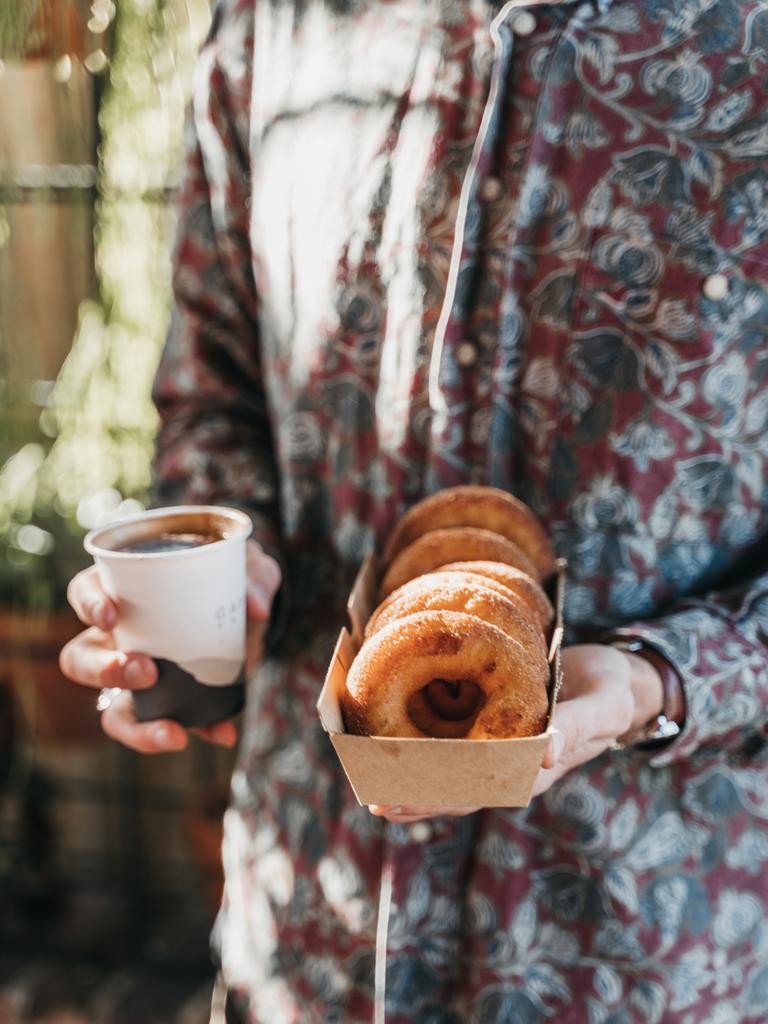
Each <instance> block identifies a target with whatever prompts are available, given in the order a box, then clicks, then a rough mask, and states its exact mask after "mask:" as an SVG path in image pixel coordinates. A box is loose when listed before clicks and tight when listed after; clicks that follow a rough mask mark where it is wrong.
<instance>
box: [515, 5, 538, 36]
mask: <svg viewBox="0 0 768 1024" xmlns="http://www.w3.org/2000/svg"><path fill="white" fill-rule="evenodd" d="M535 29H536V19H535V18H534V16H533V15H532V14H531V12H530V11H520V13H519V14H516V15H515V17H514V18H513V19H512V31H513V32H514V33H515V35H516V36H529V35H531V33H532V32H534V31H535Z"/></svg>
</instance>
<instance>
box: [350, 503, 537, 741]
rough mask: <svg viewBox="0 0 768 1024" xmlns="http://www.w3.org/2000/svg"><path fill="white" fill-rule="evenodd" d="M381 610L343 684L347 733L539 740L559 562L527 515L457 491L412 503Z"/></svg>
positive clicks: (387, 555)
mask: <svg viewBox="0 0 768 1024" xmlns="http://www.w3.org/2000/svg"><path fill="white" fill-rule="evenodd" d="M382 562H383V565H384V572H383V577H382V580H381V586H380V589H379V594H378V600H379V604H378V607H377V608H376V609H375V610H374V612H373V614H372V615H371V617H370V619H369V621H368V623H367V626H366V629H365V638H364V642H363V644H362V646H361V648H360V651H359V653H358V654H357V657H356V658H355V660H354V662H353V663H352V666H351V668H350V670H349V673H348V675H347V681H346V688H345V691H344V693H343V694H342V699H341V706H342V712H343V715H344V721H345V725H346V729H347V731H348V732H350V733H356V734H358V735H364V736H403V737H422V738H423V737H437V738H447V739H458V738H462V737H466V738H467V739H508V738H510V737H518V736H533V735H537V734H538V733H540V732H542V731H543V729H544V727H545V724H546V717H547V709H548V696H547V687H548V682H549V666H548V662H547V644H546V636H547V634H548V631H549V630H550V628H551V626H552V622H553V619H554V610H553V608H552V604H551V602H550V600H549V598H548V597H547V595H546V593H545V591H544V590H543V589H542V584H543V583H546V582H547V581H548V580H549V578H550V577H551V576H552V574H553V573H554V571H555V554H554V551H553V549H552V545H551V543H550V541H549V538H548V537H547V535H546V533H545V531H544V529H543V527H542V525H541V523H540V522H539V520H538V519H537V518H536V516H535V515H534V513H533V512H532V511H531V510H530V509H529V508H528V506H527V505H525V504H523V502H521V501H519V500H518V499H517V498H515V497H513V496H512V495H511V494H507V493H506V492H505V491H500V490H497V489H495V488H492V487H455V488H452V489H450V490H445V491H440V492H439V493H437V494H434V495H432V496H431V497H429V498H426V499H425V500H424V501H421V502H419V504H417V505H414V506H413V507H412V508H411V509H409V511H408V512H407V513H406V514H405V515H404V516H403V518H402V519H401V520H400V521H399V523H398V524H397V526H396V527H395V529H394V531H393V532H392V534H391V535H390V537H389V539H388V542H387V544H386V547H385V549H384V552H383V556H382Z"/></svg>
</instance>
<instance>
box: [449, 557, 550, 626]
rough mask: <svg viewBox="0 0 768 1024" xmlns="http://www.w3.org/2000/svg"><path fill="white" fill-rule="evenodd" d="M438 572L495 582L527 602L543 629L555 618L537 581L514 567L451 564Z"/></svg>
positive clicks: (477, 563)
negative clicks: (472, 576)
mask: <svg viewBox="0 0 768 1024" xmlns="http://www.w3.org/2000/svg"><path fill="white" fill-rule="evenodd" d="M436 572H441V573H442V572H456V573H462V574H464V575H466V574H467V573H471V574H473V575H475V576H482V577H484V578H485V580H486V583H490V582H491V581H493V582H494V583H497V584H500V585H501V586H503V587H506V588H507V590H511V591H513V592H514V593H515V594H517V595H518V596H519V597H520V598H521V599H522V600H523V601H525V603H526V604H527V605H528V607H529V608H530V609H531V611H533V612H534V614H535V615H537V616H538V619H539V621H540V622H541V626H542V628H543V629H547V628H548V627H549V626H550V625H551V624H552V621H553V620H554V618H555V609H554V608H553V607H552V602H551V601H550V600H549V598H548V597H547V595H546V594H545V593H544V591H543V589H542V588H541V587H540V586H539V584H538V583H537V582H536V580H535V579H533V578H532V577H531V576H529V575H528V573H525V572H523V571H522V570H520V569H515V568H514V566H511V565H505V564H504V563H503V562H489V561H473V562H449V563H448V564H447V565H441V566H439V567H438V568H437V570H436Z"/></svg>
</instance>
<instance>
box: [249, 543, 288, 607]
mask: <svg viewBox="0 0 768 1024" xmlns="http://www.w3.org/2000/svg"><path fill="white" fill-rule="evenodd" d="M282 578H283V574H282V573H281V571H280V566H279V565H278V563H277V562H276V561H275V559H274V558H272V556H271V555H268V554H267V553H266V552H265V551H264V549H263V548H262V547H261V545H260V544H257V543H256V542H255V541H249V542H248V547H247V553H246V611H247V613H248V618H250V619H256V620H257V621H259V620H264V619H268V618H269V613H270V610H271V608H272V601H273V599H274V596H275V594H276V593H277V591H278V590H279V589H280V584H281V583H282Z"/></svg>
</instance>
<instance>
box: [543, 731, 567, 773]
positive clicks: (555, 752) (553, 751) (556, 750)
mask: <svg viewBox="0 0 768 1024" xmlns="http://www.w3.org/2000/svg"><path fill="white" fill-rule="evenodd" d="M564 748H565V737H564V736H563V734H562V733H561V732H560V730H559V729H552V730H551V732H550V734H549V745H548V746H547V749H546V751H545V752H544V757H543V758H542V762H541V767H542V768H554V767H555V765H556V764H557V762H558V761H559V760H560V758H561V756H562V753H563V750H564Z"/></svg>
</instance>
